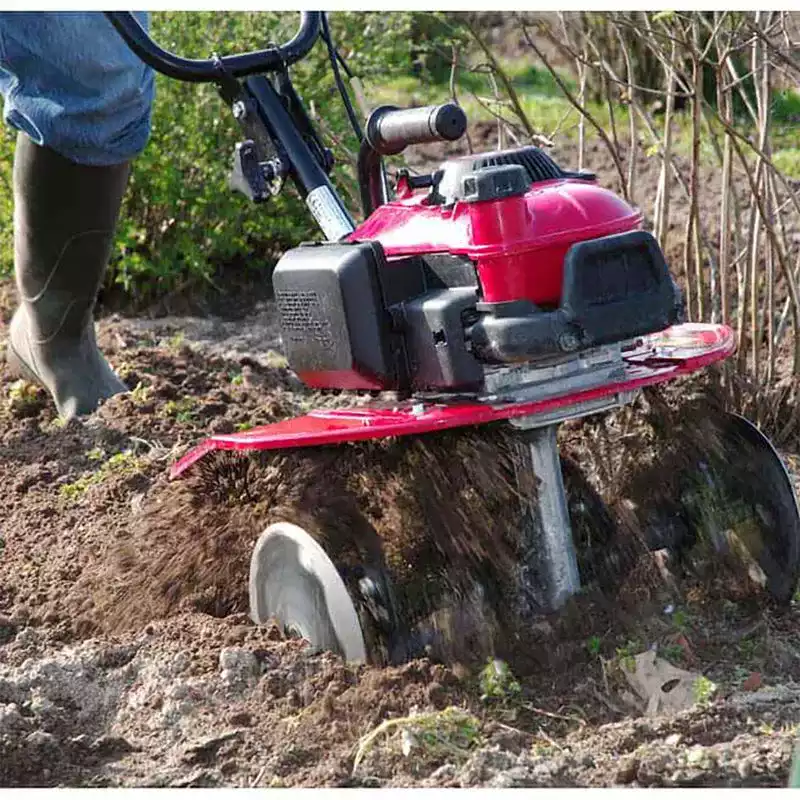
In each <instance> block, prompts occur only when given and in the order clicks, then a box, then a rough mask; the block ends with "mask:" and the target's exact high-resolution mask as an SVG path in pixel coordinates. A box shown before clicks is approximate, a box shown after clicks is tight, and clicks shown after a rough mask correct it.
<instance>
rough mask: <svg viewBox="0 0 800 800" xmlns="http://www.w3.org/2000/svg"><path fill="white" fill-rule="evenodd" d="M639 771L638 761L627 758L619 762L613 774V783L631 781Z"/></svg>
mask: <svg viewBox="0 0 800 800" xmlns="http://www.w3.org/2000/svg"><path fill="white" fill-rule="evenodd" d="M638 771H639V761H638V759H636V758H627V759H624V760H623V761H621V762H620V765H619V766H618V767H617V771H616V773H615V774H614V783H633V781H634V780H636V773H637V772H638Z"/></svg>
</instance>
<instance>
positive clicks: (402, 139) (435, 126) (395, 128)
mask: <svg viewBox="0 0 800 800" xmlns="http://www.w3.org/2000/svg"><path fill="white" fill-rule="evenodd" d="M466 129H467V117H466V114H464V111H463V110H462V109H461V107H460V106H457V105H456V104H455V103H445V105H442V106H424V107H423V108H403V109H398V108H396V107H394V106H381V107H380V108H376V109H375V110H374V111H373V112H372V114H370V117H369V120H367V132H366V135H367V141H368V142H369V144H370V146H371V147H372V149H373V150H375V151H376V152H377V153H380V154H381V155H383V156H391V155H396V154H397V153H400V152H401V151H402V150H403V149H405V148H406V147H407V146H408V145H412V144H427V143H429V142H441V141H448V142H454V141H456V140H457V139H460V138H461V137H462V136H463V135H464V131H466Z"/></svg>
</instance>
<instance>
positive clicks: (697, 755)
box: [686, 746, 706, 766]
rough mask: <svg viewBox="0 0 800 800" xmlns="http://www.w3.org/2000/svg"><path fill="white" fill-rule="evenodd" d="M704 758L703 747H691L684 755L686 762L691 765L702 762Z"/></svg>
mask: <svg viewBox="0 0 800 800" xmlns="http://www.w3.org/2000/svg"><path fill="white" fill-rule="evenodd" d="M705 760H706V749H705V747H699V746H698V747H693V748H692V749H691V750H690V751H689V753H688V754H687V756H686V763H687V764H691V765H692V766H697V765H700V764H702V763H703V762H704V761H705Z"/></svg>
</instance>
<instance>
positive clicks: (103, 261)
mask: <svg viewBox="0 0 800 800" xmlns="http://www.w3.org/2000/svg"><path fill="white" fill-rule="evenodd" d="M129 169H130V166H129V164H127V163H126V164H119V165H115V166H110V167H87V166H83V165H81V164H76V163H74V162H72V161H70V160H68V159H66V158H64V157H63V156H61V155H59V154H58V153H56V152H55V151H53V150H50V149H49V148H47V147H40V146H39V145H37V144H35V143H34V142H32V141H31V140H30V139H29V138H28V137H27V136H26V135H25V134H23V133H20V134H19V135H18V136H17V146H16V151H15V154H14V262H15V269H16V278H17V289H18V291H19V296H20V305H19V308H18V309H17V311H16V312H15V314H14V318H13V319H12V321H11V326H10V332H9V342H8V362H9V366H10V368H11V369H12V371H13V372H15V373H16V374H17V375H18V376H19V377H24V378H26V379H27V380H32V381H35V382H37V383H39V384H41V385H42V386H44V388H45V389H47V391H48V392H50V394H51V396H52V398H53V400H54V401H55V404H56V408H57V409H58V413H59V414H60V415H61V416H62V417H65V418H67V419H69V418H70V417H75V416H79V415H82V414H89V413H91V412H92V411H94V410H95V409H96V408H97V406H98V405H99V404H100V403H101V402H102V401H103V400H105V399H107V398H109V397H111V396H112V395H115V394H118V393H120V392H125V391H127V387H126V386H125V384H124V383H123V382H122V381H121V380H120V379H119V378H118V377H117V375H116V374H115V373H114V371H113V370H112V369H111V367H110V366H109V364H108V362H107V361H106V360H105V358H104V357H103V354H102V353H101V352H100V351H99V350H98V348H97V342H96V339H95V331H94V320H93V316H92V311H93V309H94V304H95V300H96V298H97V292H98V289H99V288H100V284H101V283H102V280H103V276H104V274H105V271H106V267H107V264H108V258H109V255H110V252H111V246H112V244H113V239H114V228H115V226H116V223H117V218H118V215H119V210H120V205H121V203H122V197H123V194H124V193H125V188H126V186H127V182H128V174H129Z"/></svg>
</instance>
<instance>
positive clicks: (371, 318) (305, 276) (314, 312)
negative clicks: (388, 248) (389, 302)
mask: <svg viewBox="0 0 800 800" xmlns="http://www.w3.org/2000/svg"><path fill="white" fill-rule="evenodd" d="M385 264H386V258H385V256H384V253H383V249H382V248H381V246H380V244H378V243H377V242H364V243H360V244H338V243H337V244H314V245H303V246H301V247H297V248H295V249H293V250H289V251H288V252H287V253H286V254H285V255H284V256H283V258H281V260H280V261H279V262H278V265H277V266H276V267H275V270H274V272H273V276H272V282H273V286H274V289H275V300H276V303H277V306H278V315H279V319H280V328H281V336H282V338H283V345H284V350H285V355H286V358H287V360H288V362H289V366H290V367H291V368H292V369H293V370H294V371H295V372H296V373H297V374H298V375H299V377H300V378H301V380H303V382H304V383H306V384H307V385H309V386H312V387H315V388H337V389H374V390H377V389H385V388H391V387H394V386H395V385H396V384H397V381H398V370H399V361H400V356H399V354H398V353H397V352H396V348H395V347H394V346H393V345H394V342H393V339H392V334H391V317H390V315H389V312H388V311H387V310H386V306H385V303H384V300H383V296H382V292H381V284H380V271H381V269H382V268H385Z"/></svg>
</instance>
